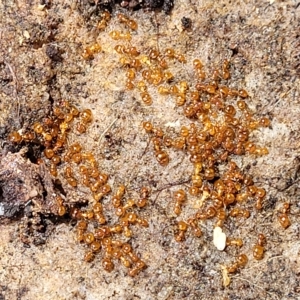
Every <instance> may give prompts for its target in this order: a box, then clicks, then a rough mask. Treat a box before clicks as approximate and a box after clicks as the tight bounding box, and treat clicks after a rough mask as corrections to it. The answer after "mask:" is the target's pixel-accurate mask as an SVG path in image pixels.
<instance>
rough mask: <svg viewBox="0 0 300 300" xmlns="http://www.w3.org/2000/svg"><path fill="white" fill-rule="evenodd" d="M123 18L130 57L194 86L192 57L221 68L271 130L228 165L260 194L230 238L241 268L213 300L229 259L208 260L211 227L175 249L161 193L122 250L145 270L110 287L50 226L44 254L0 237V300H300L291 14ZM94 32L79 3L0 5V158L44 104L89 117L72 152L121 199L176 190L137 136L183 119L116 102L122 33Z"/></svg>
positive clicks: (208, 10) (286, 6) (290, 7)
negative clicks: (168, 50) (81, 149)
mask: <svg viewBox="0 0 300 300" xmlns="http://www.w3.org/2000/svg"><path fill="white" fill-rule="evenodd" d="M88 9H90V10H91V14H90V17H89V18H87V14H88V13H87V11H88ZM85 10H86V11H85ZM130 15H131V17H132V18H134V19H136V20H138V23H139V29H138V31H137V33H136V34H135V35H133V39H132V43H133V44H134V45H136V46H138V47H139V48H141V49H144V51H146V50H147V48H149V47H154V46H155V47H159V48H165V47H173V48H174V49H176V50H177V51H180V52H182V53H185V55H186V57H187V60H188V62H189V63H188V64H187V65H184V66H180V65H174V70H173V72H174V73H175V74H177V76H178V77H182V78H186V79H189V78H190V77H192V75H191V74H193V71H192V64H191V61H192V60H193V59H194V58H196V57H197V58H200V59H201V60H202V61H203V62H204V64H205V65H206V66H207V68H208V69H211V68H213V67H216V66H219V65H220V64H221V63H222V61H223V60H224V59H225V58H227V59H230V61H231V63H232V67H231V74H232V76H231V79H230V82H229V83H230V85H231V86H232V87H235V88H245V89H246V90H247V91H248V93H249V95H250V96H251V99H250V100H249V106H250V107H251V108H252V109H253V110H254V111H256V112H257V115H258V116H268V117H270V119H271V120H272V127H271V128H268V129H261V130H259V131H256V132H255V133H254V134H253V139H254V140H255V141H257V142H259V143H260V144H264V145H266V146H267V147H268V148H269V152H270V154H269V155H268V156H264V157H261V158H255V157H253V156H246V157H243V158H242V159H239V160H238V163H239V164H240V165H241V166H242V168H244V169H246V168H247V170H248V171H249V173H250V174H252V175H253V176H254V180H255V182H256V183H258V184H259V185H260V186H262V187H264V188H266V190H267V193H268V195H267V198H266V201H265V202H264V209H263V210H262V212H261V213H253V214H252V215H251V217H250V218H249V219H247V220H246V221H244V223H242V224H241V225H239V226H238V227H237V228H236V229H235V231H234V236H235V237H241V238H243V240H244V243H245V246H243V252H244V253H246V254H248V255H249V257H250V261H249V263H248V265H247V267H246V268H245V269H243V270H241V271H240V272H238V273H237V274H235V275H234V276H232V283H231V285H230V286H229V287H227V288H224V287H223V286H222V274H221V268H220V264H228V263H230V262H232V261H233V257H234V255H235V252H234V251H233V250H232V249H229V250H227V251H225V252H217V251H216V250H215V248H214V246H213V245H212V242H211V236H212V226H213V224H212V223H211V224H210V223H209V222H208V223H207V225H206V228H204V233H205V234H204V236H203V237H202V238H200V239H195V238H193V237H189V238H188V239H187V240H186V241H185V242H184V243H176V242H175V241H174V238H173V227H172V222H173V223H174V215H173V214H172V211H171V209H170V207H169V199H170V192H171V191H172V188H171V189H164V190H163V191H161V192H160V193H158V192H156V193H154V194H153V195H152V198H151V203H152V204H151V205H148V206H147V208H145V209H144V211H143V213H144V216H146V217H147V218H148V220H149V223H150V226H149V228H148V229H139V231H138V233H137V234H136V235H135V236H134V238H133V239H132V244H133V246H134V248H135V249H136V251H137V252H138V253H139V254H140V255H141V256H142V258H143V260H144V261H145V262H146V263H147V265H148V268H147V269H146V270H145V271H143V272H142V273H141V274H140V275H139V276H137V277H136V278H133V279H132V278H130V277H128V276H126V275H125V270H124V269H123V268H122V267H117V268H116V270H115V271H113V272H112V273H110V274H108V273H106V272H104V271H103V270H102V267H101V266H100V264H99V261H97V259H96V260H95V261H94V262H93V263H91V264H87V263H84V262H83V261H82V257H83V255H84V248H83V247H82V246H80V245H78V244H77V243H76V242H75V241H74V230H73V228H72V226H70V224H68V222H65V223H61V224H59V225H57V226H55V227H54V228H53V230H52V232H51V235H50V236H49V238H48V239H47V241H46V244H44V245H42V246H34V245H31V246H30V247H29V248H26V247H24V246H23V244H22V243H21V242H20V240H19V239H18V238H17V233H16V232H17V227H18V222H13V223H8V224H4V225H1V227H0V240H1V243H0V299H101V300H102V299H103V300H106V299H107V300H108V299H122V300H123V299H124V300H125V299H126V300H133V299H145V300H146V299H147V300H148V299H149V300H150V299H159V300H161V299H191V300H192V299H224V300H225V299H299V297H300V258H299V257H300V256H299V255H300V242H299V240H300V226H299V214H300V190H299V176H300V171H299V167H300V165H299V164H300V160H299V155H300V150H299V149H300V142H299V141H300V136H299V132H300V119H299V113H300V102H299V87H300V82H299V81H300V80H299V75H300V39H299V34H297V32H299V26H300V6H299V3H298V4H297V1H274V0H272V1H197V0H190V1H183V0H182V1H179V0H178V1H177V2H176V3H175V7H174V10H173V12H172V13H171V14H170V15H169V16H168V15H165V14H164V13H160V12H157V13H154V12H147V11H137V12H133V13H130ZM182 17H189V18H191V20H192V28H191V29H190V30H188V31H183V30H182V25H181V19H182ZM96 23H97V12H94V13H93V6H91V5H90V4H88V3H84V2H80V3H76V2H75V1H67V0H66V1H63V0H62V1H53V2H49V3H48V2H47V3H46V6H45V7H43V6H41V5H40V3H38V1H10V0H2V2H0V41H1V42H0V43H1V48H0V141H1V146H2V148H3V149H6V148H5V144H6V142H5V140H6V138H7V134H8V133H9V132H11V131H12V130H14V129H19V128H20V127H23V128H26V126H30V124H32V122H33V121H35V120H39V119H40V118H42V117H43V116H44V115H45V114H47V113H48V112H49V110H50V109H51V105H52V104H53V103H56V102H58V101H60V100H61V99H67V100H69V101H70V102H72V103H74V104H75V105H77V106H79V107H81V108H91V109H92V111H93V114H94V118H95V121H94V122H93V124H92V126H91V127H90V129H89V131H88V134H87V135H85V136H83V138H82V139H83V140H82V142H84V143H85V144H86V148H88V149H90V150H92V151H94V152H95V153H97V155H98V157H99V159H101V164H102V168H103V169H104V170H107V171H110V173H111V183H112V184H119V183H121V182H124V180H125V182H126V184H127V185H128V186H129V187H130V189H131V190H133V191H134V190H136V189H138V188H139V187H140V186H142V185H144V184H147V185H150V186H151V187H152V189H153V190H154V191H155V190H160V189H161V187H164V186H165V185H167V184H168V183H173V182H177V181H180V180H184V179H185V178H187V177H188V174H189V172H190V170H189V168H190V165H189V163H188V160H187V158H185V157H184V156H183V155H181V153H175V152H171V153H170V155H171V163H170V164H169V165H168V166H167V167H166V168H163V167H161V166H159V165H158V164H157V163H156V161H155V159H154V158H153V155H152V153H151V151H146V152H145V148H146V147H147V142H148V138H147V136H145V134H144V131H143V130H142V127H141V122H142V120H151V121H153V123H155V124H158V125H160V126H161V127H162V128H164V129H167V128H169V129H168V130H175V129H178V127H179V125H181V124H184V122H186V120H185V118H183V117H182V116H181V114H180V113H179V110H178V109H177V108H174V104H173V102H172V101H168V99H167V98H165V97H161V96H155V97H154V99H155V100H154V103H153V105H152V106H150V107H146V106H144V105H143V104H142V103H141V102H140V99H139V95H138V93H136V92H126V91H125V90H124V81H125V79H124V73H123V72H120V66H119V63H118V56H117V55H116V54H115V53H114V51H113V47H114V46H115V45H116V42H113V41H111V39H109V38H108V35H107V32H109V31H111V30H113V29H116V28H120V25H119V23H118V22H117V21H116V20H114V19H113V20H112V22H111V23H110V24H109V26H108V27H107V29H106V31H105V32H102V33H99V32H98V31H97V30H95V27H94V26H95V24H96ZM95 41H98V42H99V43H100V44H101V45H102V49H103V52H102V53H99V54H97V55H96V56H95V58H94V59H93V60H92V61H84V60H83V59H82V58H81V56H80V54H81V52H82V49H83V47H84V46H87V45H89V44H91V43H93V42H95ZM150 92H153V94H155V91H154V90H153V91H151V90H150ZM103 133H105V134H103ZM74 139H76V137H74ZM3 151H4V150H3ZM6 151H7V149H6ZM144 152H145V154H144ZM157 195H158V196H157ZM285 201H286V202H290V203H291V214H290V218H291V221H292V225H291V226H290V227H289V228H288V229H287V230H283V229H282V228H281V227H280V225H279V223H278V221H277V215H276V210H277V209H278V208H279V207H280V205H281V204H282V203H283V202H285ZM173 225H174V224H173ZM226 230H228V232H230V229H229V228H228V229H226ZM258 233H264V234H265V236H266V237H267V245H266V254H265V258H264V259H263V260H262V261H259V262H257V261H255V260H253V258H252V256H251V249H252V247H253V244H254V243H255V242H256V240H257V235H258ZM231 251H232V253H230V252H231Z"/></svg>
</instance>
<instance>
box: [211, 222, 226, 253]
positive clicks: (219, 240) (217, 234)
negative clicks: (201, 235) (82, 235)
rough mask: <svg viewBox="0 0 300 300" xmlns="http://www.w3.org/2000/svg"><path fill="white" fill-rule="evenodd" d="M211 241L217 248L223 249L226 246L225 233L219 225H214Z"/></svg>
mask: <svg viewBox="0 0 300 300" xmlns="http://www.w3.org/2000/svg"><path fill="white" fill-rule="evenodd" d="M213 243H214V245H215V246H216V247H217V249H218V250H220V251H223V250H224V249H225V247H226V234H225V233H224V232H223V231H222V228H221V227H218V226H217V227H215V229H214V234H213Z"/></svg>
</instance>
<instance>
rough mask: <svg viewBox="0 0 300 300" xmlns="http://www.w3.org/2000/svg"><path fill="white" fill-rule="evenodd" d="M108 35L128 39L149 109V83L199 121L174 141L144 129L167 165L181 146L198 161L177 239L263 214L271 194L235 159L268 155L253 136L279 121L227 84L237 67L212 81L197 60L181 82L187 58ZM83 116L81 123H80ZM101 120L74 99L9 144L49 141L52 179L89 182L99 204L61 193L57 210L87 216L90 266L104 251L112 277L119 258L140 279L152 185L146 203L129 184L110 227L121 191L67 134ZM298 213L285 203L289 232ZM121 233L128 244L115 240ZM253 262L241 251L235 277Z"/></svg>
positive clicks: (123, 55)
mask: <svg viewBox="0 0 300 300" xmlns="http://www.w3.org/2000/svg"><path fill="white" fill-rule="evenodd" d="M117 17H118V20H119V21H120V23H122V24H124V25H125V26H126V28H127V29H129V30H133V31H136V30H137V29H138V25H137V23H136V22H135V21H134V20H132V19H130V18H128V17H127V16H125V15H123V14H118V16H117ZM110 19H111V16H110V14H109V13H108V12H106V11H105V12H103V14H102V20H101V21H100V22H99V23H98V25H97V28H98V29H99V30H104V29H105V28H106V26H107V25H108V22H109V20H110ZM108 35H109V37H110V38H111V39H112V40H113V41H117V42H118V44H116V45H115V47H114V50H115V51H116V53H117V54H118V55H120V60H119V61H120V64H121V65H122V67H123V69H124V73H125V76H126V82H125V89H126V90H128V91H129V90H134V89H137V90H138V92H139V93H140V99H141V101H142V103H144V104H145V105H151V104H152V103H153V97H152V95H151V94H150V93H149V91H148V87H149V86H151V87H154V88H156V89H157V92H158V94H160V95H164V96H168V97H169V98H172V99H174V103H175V106H176V107H179V108H180V109H181V112H182V114H183V115H184V116H185V117H186V118H187V120H189V122H190V123H189V125H188V126H182V127H181V128H180V130H179V131H178V133H177V135H173V136H172V135H168V134H166V133H165V132H164V131H163V130H162V129H161V128H160V127H158V126H155V125H154V124H152V123H151V122H150V121H147V120H144V121H143V122H142V126H143V129H144V130H145V132H146V134H147V135H149V137H150V139H151V142H152V144H153V154H154V157H155V159H156V160H157V162H158V163H159V164H160V165H161V166H163V167H164V166H167V165H168V164H169V162H170V157H169V151H170V150H171V149H173V150H174V151H182V152H183V153H185V154H186V155H188V157H189V160H190V162H191V164H192V165H193V172H192V174H190V181H189V184H188V186H187V187H186V190H184V189H179V190H177V191H175V192H174V193H173V199H171V202H172V204H173V206H174V214H175V215H176V216H177V217H178V218H180V215H181V213H182V210H183V209H184V207H185V205H186V203H187V202H188V201H187V200H188V198H191V199H192V200H193V201H194V207H195V209H196V211H195V213H194V214H193V215H191V216H190V217H188V218H187V219H186V220H179V221H178V223H177V229H176V234H175V240H176V241H177V242H182V241H184V240H185V239H186V235H187V234H190V233H191V234H192V235H194V236H195V237H201V236H202V231H201V224H203V222H205V221H206V220H214V221H215V227H219V228H220V229H222V228H223V227H224V224H225V223H226V222H232V221H233V222H234V221H235V220H237V219H247V218H249V217H250V215H251V213H253V211H255V210H256V211H260V210H261V209H262V207H263V201H264V199H265V196H266V191H265V190H264V189H263V188H261V187H258V186H256V185H255V184H254V182H253V179H252V178H251V176H249V175H248V174H245V173H244V172H243V171H242V170H241V169H240V168H239V167H238V166H237V164H236V163H235V162H234V161H233V160H232V158H233V157H234V156H242V155H245V154H252V155H257V156H261V155H266V154H268V150H267V148H266V147H260V146H258V145H256V144H255V143H254V142H253V141H251V139H250V134H251V132H252V131H253V130H256V129H258V128H259V127H269V126H270V120H269V119H268V118H266V117H262V118H260V119H256V118H255V117H254V113H253V112H252V111H251V110H250V109H249V107H248V105H247V103H246V99H247V98H249V96H248V93H247V92H246V91H245V90H243V89H240V90H237V89H233V88H231V87H229V86H228V85H226V81H227V80H228V79H230V63H229V61H228V60H225V61H224V62H223V64H222V66H221V68H220V69H219V70H218V69H216V70H214V71H213V73H212V75H211V76H208V74H207V72H206V71H205V68H204V65H203V64H202V62H201V61H200V60H199V59H194V60H193V61H192V65H193V68H194V73H195V82H194V83H189V82H187V81H178V80H176V76H175V75H174V74H172V72H171V71H170V68H169V64H174V63H176V62H177V63H180V64H188V61H187V59H186V58H185V56H184V55H183V54H181V53H179V52H177V51H175V50H174V49H171V48H168V49H165V50H163V51H159V50H158V49H155V48H152V49H150V50H147V51H146V53H145V54H142V53H141V52H140V51H139V50H138V49H137V47H135V46H133V45H132V44H131V33H130V31H126V32H121V31H118V30H114V31H111V32H109V34H108ZM121 41H122V43H120V42H121ZM100 51H101V46H100V44H98V43H95V44H94V45H91V46H89V47H87V48H85V49H84V50H83V52H82V57H83V58H84V59H93V57H94V56H95V55H96V54H97V53H99V52H100ZM231 103H232V104H231ZM74 119H76V120H77V121H76V124H75V125H74V124H73V125H72V122H73V121H74ZM91 122H92V113H91V111H90V110H89V109H86V110H83V111H81V112H79V111H78V109H77V108H75V107H74V106H71V105H70V104H69V103H68V102H64V103H63V105H61V106H58V107H55V108H54V110H53V114H52V116H51V117H49V118H46V119H45V120H44V123H43V124H41V123H36V124H34V126H33V132H30V133H25V134H23V135H21V134H20V133H18V132H13V133H11V134H10V136H9V139H10V141H11V142H14V143H20V142H21V141H25V142H31V141H32V140H34V139H36V138H38V139H40V142H41V144H42V145H43V146H44V147H45V150H44V157H45V159H46V164H47V165H48V167H49V171H50V173H51V175H52V176H53V177H54V178H55V177H57V176H61V174H62V173H63V177H64V178H65V181H66V182H67V184H69V186H70V187H71V188H76V187H77V186H78V185H79V184H82V185H83V186H85V187H87V188H89V189H90V192H91V195H92V196H93V201H90V203H88V205H87V206H85V207H81V208H78V207H72V206H68V205H66V204H65V203H64V201H63V198H62V197H61V196H59V195H57V197H56V207H57V210H56V214H57V215H59V216H63V215H65V214H66V213H69V215H70V216H71V217H72V218H73V219H75V220H77V226H76V230H77V234H76V238H77V240H78V241H79V242H80V243H83V244H84V245H86V248H87V252H86V254H85V257H84V259H85V261H87V262H89V261H92V260H93V259H94V258H95V255H96V254H97V253H100V252H101V253H102V265H103V268H104V269H105V270H107V271H112V270H113V268H114V262H113V261H114V260H119V261H120V262H121V264H123V265H124V266H125V267H126V268H130V269H129V275H131V276H135V275H136V274H138V273H139V272H140V270H142V269H143V268H145V263H144V262H143V261H142V260H141V259H140V258H139V257H138V256H137V255H136V253H135V252H134V251H133V249H132V247H131V246H130V244H129V243H128V239H129V238H130V237H131V236H132V231H131V229H130V228H131V226H133V225H140V226H143V227H147V226H148V221H147V220H146V219H143V218H142V217H140V216H139V215H138V214H137V212H136V211H138V210H140V209H141V208H143V207H144V206H145V205H146V204H147V202H148V198H149V196H150V190H149V189H148V188H146V187H142V188H141V191H140V197H139V199H138V200H134V199H131V198H129V199H127V200H125V201H124V196H125V193H126V189H125V186H124V185H121V186H119V187H118V188H117V189H116V191H115V192H114V194H113V196H111V199H110V205H111V206H112V207H113V208H114V210H115V216H116V217H117V219H118V221H117V222H116V223H115V224H113V225H108V224H107V223H108V220H107V218H106V217H105V210H104V207H103V205H102V200H103V199H104V198H107V197H108V194H110V193H111V191H112V188H111V186H110V185H109V184H108V178H109V174H106V173H104V172H102V171H101V170H100V168H99V166H98V163H97V159H96V158H95V156H94V155H93V153H91V152H86V151H84V150H83V147H82V145H80V144H79V143H74V144H72V145H68V143H67V135H68V134H69V133H70V132H71V130H73V129H75V131H76V132H77V133H79V134H82V133H85V132H86V130H87V126H88V124H90V123H91ZM220 166H222V168H221V167H220ZM224 166H225V171H223V169H224V168H223V167H224ZM58 169H59V172H58ZM58 173H59V174H58ZM288 210H289V207H288V206H287V205H285V206H284V208H283V209H282V212H281V213H280V215H279V221H280V224H281V225H282V226H283V227H284V228H286V227H288V226H289V225H290V221H289V219H288V216H287V212H288ZM121 235H123V238H120V239H116V238H115V236H121ZM265 243H266V239H265V237H264V235H263V234H259V237H258V242H257V244H255V246H254V248H253V257H254V259H257V260H259V259H262V258H263V255H264V251H265V250H264V245H265ZM226 246H228V247H230V246H235V247H237V248H241V247H242V246H243V241H242V240H241V239H232V238H228V237H227V238H226V242H225V244H224V248H225V247H226ZM247 262H248V257H247V256H246V254H243V253H240V254H239V255H238V257H237V260H236V262H234V263H233V264H232V265H229V266H227V267H226V272H227V273H234V272H236V271H237V270H238V269H239V268H241V267H244V266H245V265H246V264H247Z"/></svg>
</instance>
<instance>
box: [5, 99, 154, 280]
mask: <svg viewBox="0 0 300 300" xmlns="http://www.w3.org/2000/svg"><path fill="white" fill-rule="evenodd" d="M92 118H93V117H92V112H91V110H90V109H85V110H83V111H81V112H80V111H79V110H78V109H77V108H76V107H74V106H72V105H70V104H69V102H67V101H64V102H63V103H62V105H60V106H57V107H55V108H54V109H53V113H52V115H51V116H50V117H47V118H45V119H44V120H43V122H42V123H35V124H34V125H33V126H32V131H31V132H27V133H24V134H20V133H19V132H18V131H15V132H12V133H11V134H10V135H9V140H10V141H11V142H13V143H21V142H31V143H37V142H38V143H39V144H40V145H42V146H43V147H44V148H45V149H44V151H43V158H44V160H43V159H38V161H37V163H38V164H43V163H45V164H46V165H47V166H48V169H49V172H50V174H51V175H52V177H53V178H60V179H61V180H62V181H64V182H65V183H66V184H68V185H69V188H71V189H76V188H78V187H79V186H80V185H81V186H84V187H86V188H88V189H89V190H90V193H91V195H92V198H93V200H91V201H89V203H88V205H85V206H84V207H76V206H74V205H72V204H70V203H66V202H67V201H64V200H63V198H64V196H63V195H60V194H59V193H57V194H56V195H55V200H54V201H53V204H52V206H51V208H50V212H51V213H52V214H54V215H58V216H64V215H66V214H69V216H70V217H71V218H72V219H74V220H76V221H77V225H76V231H77V234H76V239H77V240H78V241H79V242H80V243H83V244H85V245H86V247H87V252H86V254H85V256H84V260H85V261H87V262H90V261H92V260H93V259H94V258H95V255H96V254H97V253H100V252H101V251H102V254H103V258H102V265H103V268H104V269H105V270H106V271H109V272H110V271H112V270H113V269H114V262H113V260H119V261H120V262H121V263H122V264H123V265H124V266H125V267H126V268H129V271H128V274H129V275H130V276H135V275H136V274H138V273H139V272H140V271H141V270H142V269H143V268H144V267H145V266H146V265H145V263H144V262H143V261H142V260H141V259H140V258H139V257H138V255H137V254H136V253H135V252H134V251H133V249H132V247H131V246H130V244H129V243H128V242H127V240H128V239H129V238H131V237H132V230H131V227H132V226H133V225H139V226H142V227H148V221H147V220H146V219H144V218H142V217H140V216H139V214H138V213H137V212H136V209H140V208H143V207H144V206H146V204H147V202H148V197H149V194H150V190H149V189H148V188H147V187H142V188H141V191H140V197H139V199H137V200H134V199H131V198H130V199H127V200H125V194H126V188H125V186H124V185H121V186H119V187H118V188H117V190H116V192H115V194H114V195H113V196H112V197H111V201H110V205H111V206H112V207H113V208H114V210H115V216H116V217H117V219H118V221H117V222H116V223H115V224H112V225H108V224H107V223H108V220H107V218H106V217H105V211H104V208H103V205H102V203H101V201H102V200H103V198H104V197H106V196H107V195H108V194H109V193H110V192H111V190H112V188H111V186H110V185H109V184H108V179H109V175H108V174H106V173H104V172H102V171H101V170H100V168H99V166H98V162H97V159H96V158H95V156H94V155H93V153H91V152H88V151H84V149H83V147H82V145H81V144H80V143H78V142H76V143H73V144H69V143H68V135H69V134H70V133H71V132H72V131H73V130H74V131H75V133H77V134H82V133H84V132H86V130H87V126H88V125H89V124H90V123H91V122H92ZM74 120H76V121H75V122H76V124H72V123H74ZM124 202H125V203H124ZM122 234H123V236H124V239H123V240H122V239H121V238H120V239H116V238H115V236H116V235H119V236H120V235H122Z"/></svg>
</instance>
